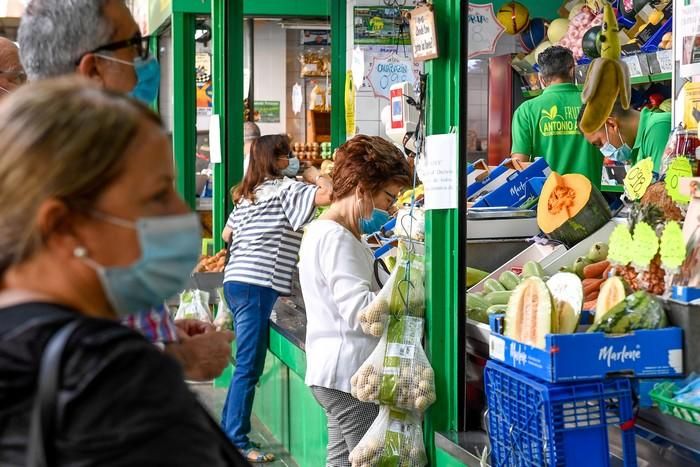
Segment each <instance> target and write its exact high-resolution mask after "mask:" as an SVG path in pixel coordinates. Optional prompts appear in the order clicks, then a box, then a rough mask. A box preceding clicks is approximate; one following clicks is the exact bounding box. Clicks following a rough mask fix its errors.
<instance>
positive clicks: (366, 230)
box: [358, 200, 391, 235]
mask: <svg viewBox="0 0 700 467" xmlns="http://www.w3.org/2000/svg"><path fill="white" fill-rule="evenodd" d="M389 219H391V216H390V215H389V213H388V212H386V211H384V210H383V209H377V208H376V207H375V206H374V200H372V214H371V215H370V217H369V219H365V218H364V217H362V216H360V220H359V223H358V225H359V227H360V233H361V234H365V235H370V234H373V233H375V232H379V231H380V230H381V229H382V227H383V226H384V224H386V223H387V222H389Z"/></svg>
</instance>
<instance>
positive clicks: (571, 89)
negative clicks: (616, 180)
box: [511, 83, 603, 187]
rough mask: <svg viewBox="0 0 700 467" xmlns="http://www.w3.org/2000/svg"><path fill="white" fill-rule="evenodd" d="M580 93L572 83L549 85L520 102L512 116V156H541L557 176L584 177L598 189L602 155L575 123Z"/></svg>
mask: <svg viewBox="0 0 700 467" xmlns="http://www.w3.org/2000/svg"><path fill="white" fill-rule="evenodd" d="M580 108H581V92H580V91H579V90H578V88H577V87H576V86H575V85H574V84H570V83H562V84H552V85H550V86H549V87H547V88H546V89H545V90H544V91H543V92H542V94H541V95H540V96H538V97H536V98H534V99H531V100H528V101H525V102H523V103H522V104H521V105H520V107H518V108H517V109H516V110H515V114H514V115H513V129H512V138H513V144H512V147H511V153H514V154H515V153H518V154H527V155H529V156H532V157H539V156H541V157H544V159H545V160H546V161H547V164H549V166H550V167H551V168H552V170H554V171H556V172H558V173H560V174H570V173H578V174H582V175H585V176H586V177H588V179H589V180H590V181H591V183H593V184H594V185H595V186H597V187H600V179H601V174H602V171H603V155H602V154H601V153H600V151H599V150H598V149H597V148H596V147H595V146H593V145H592V144H590V143H589V142H588V141H586V139H585V138H584V137H583V134H582V133H581V130H579V128H578V125H577V124H576V120H577V118H578V112H579V109H580Z"/></svg>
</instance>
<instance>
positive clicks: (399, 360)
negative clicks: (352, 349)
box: [350, 316, 436, 413]
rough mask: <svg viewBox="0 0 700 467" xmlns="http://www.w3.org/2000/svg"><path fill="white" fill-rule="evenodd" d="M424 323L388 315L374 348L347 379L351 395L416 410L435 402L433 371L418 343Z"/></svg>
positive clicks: (368, 400)
mask: <svg viewBox="0 0 700 467" xmlns="http://www.w3.org/2000/svg"><path fill="white" fill-rule="evenodd" d="M423 325H424V324H423V320H422V319H420V318H413V317H410V316H404V317H402V318H394V317H390V318H389V321H388V325H387V328H386V332H385V334H384V336H382V339H381V340H380V341H379V344H378V345H377V348H376V349H375V350H374V352H372V354H371V355H370V356H369V357H368V358H367V360H366V361H365V363H363V364H362V366H361V367H360V369H359V370H357V372H356V373H355V374H354V375H353V376H352V378H351V380H350V384H351V393H352V395H353V396H354V397H356V398H357V399H359V400H361V401H363V402H373V403H377V404H384V405H389V406H392V407H395V408H397V409H402V410H408V411H412V412H416V413H423V412H425V410H426V409H427V408H428V407H429V406H430V405H432V404H433V403H434V402H435V400H436V394H435V374H434V372H433V369H432V367H431V366H430V362H429V361H428V358H427V356H426V355H425V352H424V351H423V347H422V346H421V339H422V338H423Z"/></svg>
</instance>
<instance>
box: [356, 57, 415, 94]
mask: <svg viewBox="0 0 700 467" xmlns="http://www.w3.org/2000/svg"><path fill="white" fill-rule="evenodd" d="M370 66H371V68H370V71H369V72H368V73H367V81H368V82H369V85H370V87H371V88H372V90H373V91H374V95H375V97H382V98H385V99H389V90H390V88H391V86H392V85H394V84H397V83H402V82H404V81H406V82H408V83H409V84H410V85H413V83H415V82H416V75H415V72H414V69H413V61H412V60H411V57H404V56H403V55H399V54H392V55H388V56H380V57H374V58H373V59H372V64H371V65H370Z"/></svg>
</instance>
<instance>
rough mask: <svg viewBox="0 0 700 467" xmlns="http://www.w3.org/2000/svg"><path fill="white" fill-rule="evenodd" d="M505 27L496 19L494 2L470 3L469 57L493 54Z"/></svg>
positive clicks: (468, 20)
mask: <svg viewBox="0 0 700 467" xmlns="http://www.w3.org/2000/svg"><path fill="white" fill-rule="evenodd" d="M504 32H505V28H504V27H503V26H501V23H499V22H498V20H496V15H495V14H494V12H493V3H487V4H486V5H473V4H471V3H470V4H469V13H468V14H467V34H468V35H469V37H468V38H467V44H468V45H469V55H468V56H467V57H468V58H472V57H476V56H477V55H483V54H492V53H494V52H495V51H496V43H497V42H498V39H500V38H501V36H502V35H503V33H504Z"/></svg>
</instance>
